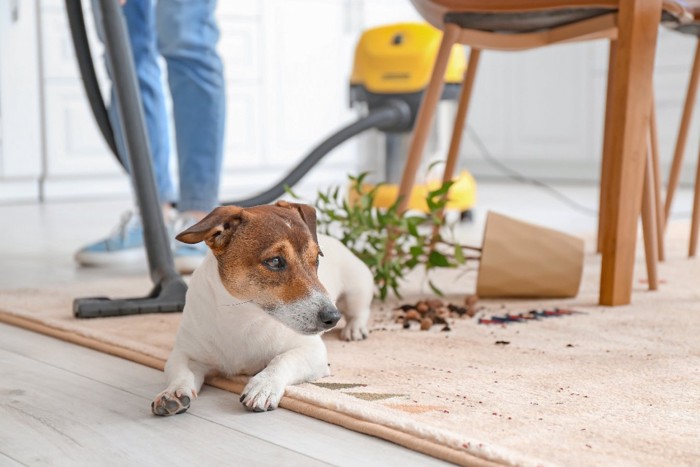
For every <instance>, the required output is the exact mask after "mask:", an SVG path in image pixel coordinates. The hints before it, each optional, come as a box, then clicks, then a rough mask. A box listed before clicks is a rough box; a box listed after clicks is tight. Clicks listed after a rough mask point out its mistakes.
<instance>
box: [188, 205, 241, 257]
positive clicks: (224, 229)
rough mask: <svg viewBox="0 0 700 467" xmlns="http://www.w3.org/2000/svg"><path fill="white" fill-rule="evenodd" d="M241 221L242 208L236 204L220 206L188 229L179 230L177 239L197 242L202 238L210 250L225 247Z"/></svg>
mask: <svg viewBox="0 0 700 467" xmlns="http://www.w3.org/2000/svg"><path fill="white" fill-rule="evenodd" d="M242 221H243V208H240V207H238V206H220V207H218V208H216V209H214V210H213V211H212V212H210V213H209V214H207V216H206V217H205V218H204V219H202V220H201V221H199V222H197V223H196V224H195V225H193V226H192V227H190V228H189V229H187V230H185V231H183V232H180V233H179V234H178V235H177V237H175V238H176V239H177V240H179V241H181V242H183V243H190V244H192V243H199V242H201V241H202V240H204V241H205V242H206V244H207V245H209V248H211V249H212V250H217V249H221V248H223V247H225V246H226V245H228V243H229V242H230V241H231V237H232V236H233V234H234V232H235V231H236V229H237V228H238V226H239V225H240V224H241V222H242Z"/></svg>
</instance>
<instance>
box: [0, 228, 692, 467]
mask: <svg viewBox="0 0 700 467" xmlns="http://www.w3.org/2000/svg"><path fill="white" fill-rule="evenodd" d="M676 230H678V231H679V232H681V233H682V234H685V233H686V232H687V230H686V229H676ZM668 245H669V248H668V249H669V251H668V260H667V262H666V263H665V264H662V265H661V268H660V273H661V278H662V279H663V281H664V284H662V288H661V290H660V291H659V292H654V293H651V292H647V291H646V285H645V284H644V283H643V279H644V277H645V273H644V267H643V262H642V261H641V258H640V260H639V261H638V265H637V268H636V270H637V275H638V277H637V279H636V280H635V281H636V282H635V286H636V290H635V293H634V305H633V306H628V307H619V308H614V309H603V308H601V307H598V306H596V297H597V287H598V277H599V263H600V259H599V258H598V257H597V256H595V255H588V257H587V260H586V271H585V274H584V284H583V287H582V291H581V293H580V295H579V297H578V298H577V299H575V300H570V301H553V302H539V303H534V302H529V303H527V302H500V301H489V302H485V301H484V302H481V305H483V306H485V307H486V309H485V310H483V311H482V312H480V313H479V314H477V318H478V317H479V316H483V317H487V318H488V317H490V316H491V315H492V314H501V313H503V312H504V311H513V312H521V311H527V310H528V309H530V308H532V307H543V306H562V305H565V306H567V307H572V308H575V309H576V310H580V311H582V312H584V313H582V314H577V315H573V316H566V317H561V318H548V319H546V320H541V321H537V322H528V323H525V324H510V325H508V326H486V325H480V324H478V322H477V319H476V318H475V319H468V318H465V319H458V320H456V321H455V323H454V325H452V331H450V332H442V331H440V328H441V326H435V327H434V329H433V330H431V331H427V332H422V331H418V330H415V329H412V330H404V329H401V328H400V326H399V325H397V324H394V323H393V319H392V311H391V305H385V306H380V305H379V304H377V305H376V307H375V308H376V310H375V314H374V316H373V320H372V321H373V322H372V333H371V336H370V338H369V339H368V340H367V341H364V342H359V343H345V342H341V341H339V340H338V334H337V332H333V333H330V334H328V335H327V336H326V338H325V341H326V344H327V346H328V350H329V358H330V362H331V369H332V372H333V376H331V377H329V378H326V379H323V380H321V381H318V382H316V383H315V384H313V383H310V384H304V385H300V386H295V387H290V388H288V390H287V392H286V396H285V398H284V399H283V401H282V406H283V407H286V408H288V409H291V410H294V411H297V412H300V413H303V414H307V415H309V416H312V417H316V418H319V419H322V420H326V421H329V422H331V423H335V424H339V425H342V426H346V427H348V428H350V429H352V430H356V431H360V432H364V433H368V434H371V435H374V436H378V437H381V438H384V439H387V440H390V441H393V442H395V443H398V444H401V445H403V446H406V447H408V448H411V449H415V450H417V451H421V452H424V453H427V454H429V455H432V456H435V457H438V458H441V459H444V460H447V461H451V462H454V463H458V464H465V465H466V464H468V465H489V464H494V463H496V464H511V465H660V466H661V465H663V466H667V465H692V464H695V465H698V464H699V463H700V282H699V280H700V261H696V260H688V259H686V258H685V257H684V251H685V248H686V247H685V245H686V241H685V240H684V239H683V240H679V238H678V237H676V238H675V239H672V240H670V241H669V242H668ZM413 279H414V280H413V282H412V284H411V285H409V287H408V288H407V290H410V291H412V296H411V297H407V300H408V299H414V298H415V297H418V296H421V297H422V296H427V295H428V293H427V290H428V289H427V287H425V290H424V291H421V283H422V280H421V279H422V277H420V276H416V277H414V278H413ZM474 279H475V277H474V274H473V273H469V274H466V275H462V276H459V275H458V274H456V273H454V272H443V273H442V274H441V276H440V277H439V278H438V280H439V281H440V282H441V283H442V284H443V287H444V288H445V289H446V290H447V291H449V292H450V294H451V296H450V297H451V298H452V299H453V301H454V302H458V301H461V300H462V298H463V297H464V294H465V293H468V292H471V291H472V290H473V288H474ZM148 287H149V283H148V281H147V280H146V279H144V280H135V279H130V280H122V281H109V282H104V283H89V284H76V285H75V286H72V287H63V288H55V289H32V290H13V291H2V292H0V310H2V311H0V321H3V322H7V323H11V324H16V325H18V326H22V327H26V328H29V329H34V330H36V331H38V332H43V333H46V334H49V335H53V336H56V337H59V338H62V339H66V340H68V341H71V342H75V343H78V344H81V345H85V346H88V347H92V348H97V349H99V350H102V351H104V352H108V353H112V354H115V355H119V356H122V357H125V358H128V359H131V360H134V361H137V362H140V363H143V364H146V365H149V366H152V367H155V368H162V366H163V363H164V360H165V359H166V358H167V355H168V351H169V349H170V347H171V345H172V342H173V338H174V334H175V330H176V328H177V324H178V320H179V314H167V315H149V316H136V317H124V318H108V319H98V320H85V321H77V320H74V319H73V318H72V316H71V301H72V299H73V297H75V296H85V295H109V296H132V295H138V294H143V293H145V292H146V291H147V289H148ZM341 324H342V323H341ZM497 341H506V342H509V344H507V345H503V344H498V345H497V344H496V342H497ZM211 383H212V384H214V385H216V386H218V387H223V388H225V389H229V390H232V391H234V392H237V391H239V390H240V389H241V388H242V385H243V383H244V380H242V379H239V380H234V381H227V380H221V379H217V380H215V381H212V382H211ZM201 397H206V389H205V390H204V391H203V392H202V396H201ZM194 403H195V404H196V401H195V402H194ZM148 410H149V407H146V406H145V407H144V411H148ZM251 416H255V414H251ZM163 422H164V423H167V420H164V421H163Z"/></svg>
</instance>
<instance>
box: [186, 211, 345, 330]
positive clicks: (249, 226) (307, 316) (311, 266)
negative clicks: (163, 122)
mask: <svg viewBox="0 0 700 467" xmlns="http://www.w3.org/2000/svg"><path fill="white" fill-rule="evenodd" d="M177 239H178V240H180V241H181V242H184V243H199V242H201V241H204V242H206V244H207V245H208V246H209V248H211V250H212V252H213V253H214V256H215V257H216V259H217V261H218V263H219V275H220V277H221V282H222V283H223V285H224V287H226V290H228V292H229V293H230V294H231V295H233V296H235V297H236V298H240V299H243V300H249V301H251V302H253V303H255V304H256V305H258V306H259V307H260V308H262V309H263V310H265V312H267V313H268V314H269V315H270V316H272V317H274V318H276V319H277V320H279V321H281V322H282V323H284V324H285V325H287V326H288V327H290V328H291V329H293V330H295V331H297V332H299V333H301V334H316V333H319V332H322V331H325V330H328V329H330V328H332V327H333V326H335V324H336V323H337V322H338V320H339V319H340V313H339V312H338V310H337V308H336V307H335V306H334V305H333V303H332V302H331V300H330V298H329V297H328V293H327V292H326V290H325V288H324V287H323V285H321V282H320V281H319V279H318V275H317V269H318V262H319V256H321V255H322V253H321V250H320V248H319V246H318V240H317V237H316V211H315V210H314V208H313V207H311V206H308V205H305V204H296V203H287V202H285V201H279V202H278V203H277V204H275V205H266V206H256V207H252V208H240V207H237V206H222V207H219V208H216V209H214V210H213V211H212V212H211V213H209V215H207V216H206V217H205V218H204V219H202V220H201V221H200V222H199V223H197V224H195V225H193V226H192V227H190V228H189V229H187V230H185V231H184V232H182V233H180V234H179V235H178V236H177Z"/></svg>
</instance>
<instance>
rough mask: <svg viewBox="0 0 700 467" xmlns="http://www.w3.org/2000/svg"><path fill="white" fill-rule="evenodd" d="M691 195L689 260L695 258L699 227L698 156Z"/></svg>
mask: <svg viewBox="0 0 700 467" xmlns="http://www.w3.org/2000/svg"><path fill="white" fill-rule="evenodd" d="M693 195H694V196H693V215H692V217H691V221H690V245H689V247H688V257H689V258H694V257H695V253H696V252H697V248H698V227H700V156H698V167H697V169H696V172H695V188H694V192H693Z"/></svg>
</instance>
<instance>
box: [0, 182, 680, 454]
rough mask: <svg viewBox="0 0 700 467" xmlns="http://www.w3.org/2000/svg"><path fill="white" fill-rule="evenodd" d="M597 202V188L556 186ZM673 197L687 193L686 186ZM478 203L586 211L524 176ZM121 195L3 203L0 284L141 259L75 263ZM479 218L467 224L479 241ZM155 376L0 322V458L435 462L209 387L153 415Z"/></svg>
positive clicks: (563, 213)
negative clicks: (188, 404)
mask: <svg viewBox="0 0 700 467" xmlns="http://www.w3.org/2000/svg"><path fill="white" fill-rule="evenodd" d="M565 191H566V192H567V194H569V195H570V196H572V197H574V198H576V199H579V200H581V202H582V203H584V204H587V205H589V206H596V204H597V203H596V190H595V189H593V188H586V187H574V188H568V189H565ZM679 195H680V196H678V198H677V205H678V206H680V208H679V209H680V210H686V209H685V208H686V207H687V206H690V203H689V200H688V198H689V193H688V192H687V190H684V191H681V192H680V193H679ZM479 202H480V205H481V206H484V207H488V208H490V209H495V210H498V211H500V212H504V213H506V214H512V215H516V216H518V217H521V218H524V219H529V220H531V221H533V222H539V223H543V224H544V225H549V226H551V227H555V228H561V229H564V230H568V231H573V232H579V233H580V232H582V231H592V230H593V229H594V227H595V219H594V218H591V217H590V216H585V215H583V214H580V213H577V212H575V211H571V210H570V209H569V208H566V207H564V206H563V205H561V204H560V203H559V202H558V201H556V200H554V199H553V198H551V197H550V196H549V195H547V194H543V193H542V192H540V191H538V190H534V189H532V188H528V187H525V186H522V185H488V184H481V185H480V192H479ZM127 207H128V204H127V202H126V201H109V202H90V203H54V204H47V205H24V206H0V232H2V234H1V235H2V241H1V242H0V265H1V266H2V267H0V288H16V287H41V286H43V285H47V284H61V283H74V282H76V281H91V280H95V279H104V278H109V277H122V276H124V275H145V274H146V270H145V268H144V267H143V266H140V267H135V268H126V269H124V268H122V269H81V268H78V267H76V266H75V264H74V262H73V259H72V253H73V252H74V251H75V250H76V249H77V248H78V247H79V246H81V245H83V244H84V243H86V242H88V241H92V240H95V239H97V238H100V236H103V235H104V234H106V233H107V232H108V231H109V228H110V227H111V226H112V225H113V224H114V223H115V222H116V220H117V219H118V217H119V214H120V213H121V211H122V210H123V209H125V208H127ZM483 220H484V215H483V210H480V211H479V212H477V222H476V223H475V224H474V225H472V226H471V227H466V228H464V234H465V235H466V236H467V237H472V238H474V239H478V238H479V236H480V232H481V230H482V228H483ZM163 385H164V377H163V374H162V373H161V372H159V371H156V370H153V369H150V368H146V367H143V366H141V365H137V364H135V363H132V362H129V361H126V360H122V359H119V358H116V357H111V356H109V355H105V354H102V353H99V352H95V351H92V350H89V349H85V348H82V347H78V346H75V345H72V344H67V343H65V342H62V341H59V340H55V339H52V338H49V337H45V336H42V335H39V334H34V333H31V332H28V331H24V330H22V329H18V328H14V327H11V326H6V325H0V466H5V465H100V466H102V465H119V466H123V465H168V466H173V465H246V466H247V465H304V466H307V465H318V464H332V465H365V466H371V465H387V464H390V465H405V466H412V465H415V466H426V465H438V464H441V462H439V461H436V460H435V459H432V458H429V457H426V456H423V455H421V454H418V453H416V452H413V451H410V450H408V449H404V448H402V447H399V446H396V445H394V444H391V443H388V442H385V441H382V440H379V439H376V438H372V437H370V436H365V435H362V434H359V433H355V432H352V431H349V430H346V429H343V428H341V427H337V426H334V425H330V424H327V423H324V422H321V421H319V420H315V419H312V418H309V417H305V416H302V415H299V414H296V413H293V412H289V411H286V410H283V409H279V410H276V411H273V412H268V413H262V414H251V413H248V412H246V411H244V410H243V409H242V406H241V404H240V403H239V402H238V400H237V398H236V397H235V395H232V394H231V393H228V392H225V391H221V390H218V389H214V388H210V387H206V388H205V389H204V390H203V391H202V396H201V397H200V398H199V399H198V400H197V401H196V403H195V404H193V406H192V408H191V409H190V410H189V411H188V412H187V413H186V414H183V415H179V416H176V417H170V418H161V417H154V416H152V415H151V414H150V407H149V406H150V401H151V399H152V398H153V396H154V395H155V394H157V393H158V392H160V390H161V389H162V388H163Z"/></svg>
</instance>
